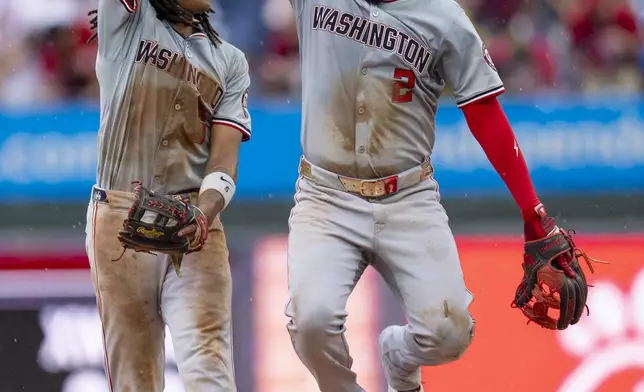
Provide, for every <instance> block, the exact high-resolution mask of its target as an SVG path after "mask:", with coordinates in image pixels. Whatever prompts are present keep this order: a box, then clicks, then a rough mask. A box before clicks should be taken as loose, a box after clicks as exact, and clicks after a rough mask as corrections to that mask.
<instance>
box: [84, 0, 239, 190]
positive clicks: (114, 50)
mask: <svg viewBox="0 0 644 392" xmlns="http://www.w3.org/2000/svg"><path fill="white" fill-rule="evenodd" d="M98 43H99V50H98V58H97V62H96V74H97V77H98V81H99V84H100V93H101V94H100V95H101V124H100V132H99V137H98V153H99V157H98V172H97V185H98V186H100V187H102V188H106V189H113V190H122V191H130V190H131V189H132V186H131V182H132V181H134V180H140V181H143V183H144V184H145V185H146V186H148V187H150V188H151V189H152V190H154V191H157V192H160V193H166V194H172V193H180V192H186V191H190V190H196V189H199V187H200V184H201V181H202V179H203V175H204V171H205V166H206V162H207V160H208V156H209V151H210V129H211V125H212V124H218V123H220V124H225V125H228V126H231V127H233V128H236V129H238V130H239V131H240V132H242V133H243V134H244V140H248V139H249V138H250V135H251V124H250V115H249V113H248V110H247V100H248V88H249V86H250V77H249V75H248V63H247V61H246V58H245V57H244V54H243V53H242V52H241V51H239V50H238V49H236V48H235V47H233V46H232V45H230V44H228V43H226V42H222V43H221V44H219V45H218V46H217V47H214V46H213V45H212V43H211V42H210V41H209V40H208V38H207V37H206V35H205V34H203V33H195V34H193V35H191V36H189V37H187V38H183V37H182V36H180V35H179V34H178V33H177V32H176V31H175V30H174V29H173V28H172V27H171V25H170V24H169V23H168V22H165V21H161V20H159V19H158V18H157V15H156V12H155V10H154V8H153V7H152V6H151V5H150V3H149V2H148V0H99V8H98Z"/></svg>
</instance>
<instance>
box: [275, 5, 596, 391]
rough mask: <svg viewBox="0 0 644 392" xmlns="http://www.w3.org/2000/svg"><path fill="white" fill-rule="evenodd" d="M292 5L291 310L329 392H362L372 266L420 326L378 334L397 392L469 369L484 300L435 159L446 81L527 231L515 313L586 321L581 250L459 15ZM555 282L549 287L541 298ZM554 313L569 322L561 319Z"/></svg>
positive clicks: (454, 9) (404, 8) (300, 345)
mask: <svg viewBox="0 0 644 392" xmlns="http://www.w3.org/2000/svg"><path fill="white" fill-rule="evenodd" d="M291 3H292V6H293V9H294V11H295V17H296V19H297V30H298V35H299V40H300V53H301V64H302V78H303V87H302V89H303V103H302V105H303V119H302V136H301V143H302V148H303V152H304V154H303V157H302V159H301V161H300V166H299V174H300V177H299V180H298V181H297V192H296V194H295V206H294V208H293V210H292V213H291V216H290V218H289V225H290V233H289V242H288V278H289V294H290V301H289V303H288V306H287V309H286V314H287V316H288V317H289V318H290V322H289V324H288V331H289V333H290V334H291V338H292V342H293V345H294V348H295V351H296V352H297V354H298V355H299V358H300V359H301V360H302V362H303V363H304V365H305V366H306V367H307V368H308V369H309V371H310V372H311V373H312V374H313V376H314V377H315V379H316V380H317V383H318V386H319V388H320V390H321V391H322V392H358V391H363V389H362V388H361V387H360V386H359V385H358V384H357V382H356V374H355V373H354V372H352V371H351V363H352V359H351V356H350V354H349V349H348V347H347V344H346V341H345V339H344V336H343V333H344V330H345V319H346V317H347V316H348V315H347V313H346V302H347V298H348V297H349V295H350V294H351V292H352V290H353V288H354V287H355V285H356V283H357V281H358V280H359V279H360V276H361V275H362V273H363V272H364V270H365V269H366V268H367V267H368V266H372V267H373V268H375V269H376V270H377V271H378V272H379V273H380V274H381V275H382V277H383V278H384V280H385V281H386V282H387V284H388V286H389V287H390V288H391V289H392V290H393V291H394V292H395V293H396V294H397V296H398V297H399V298H400V299H401V300H402V303H403V304H404V308H405V311H406V318H407V322H408V324H406V325H404V326H389V327H387V328H386V329H384V331H382V333H381V335H380V338H379V342H378V344H379V350H380V356H381V362H382V365H383V368H384V374H385V377H386V380H387V383H388V385H389V391H414V392H416V391H422V389H423V388H422V385H421V377H420V375H421V373H420V368H419V367H420V366H421V365H425V366H435V365H441V364H444V363H448V362H451V361H454V360H456V359H458V358H459V357H460V356H461V355H462V354H463V353H464V352H465V350H466V349H467V347H468V345H469V344H470V341H471V339H472V337H473V334H474V320H473V319H472V317H471V316H470V313H469V311H468V308H469V305H470V303H471V302H472V298H473V297H472V294H471V293H470V292H469V291H468V290H467V288H466V287H465V283H464V280H463V272H462V270H461V266H460V262H459V258H458V253H457V249H456V245H455V242H454V238H453V235H452V232H451V230H450V227H449V225H448V219H447V215H446V213H445V210H444V209H443V207H442V206H441V204H440V200H439V193H438V184H437V183H436V181H435V180H434V177H433V174H434V170H433V168H432V164H431V154H432V151H433V147H434V136H435V131H436V129H435V121H434V120H435V114H436V110H437V106H438V99H439V97H440V95H441V93H442V92H443V89H444V88H445V87H446V86H449V87H450V88H451V90H452V91H453V94H454V96H455V99H456V103H457V105H458V106H459V107H460V108H461V109H462V111H463V113H464V115H465V118H466V120H467V124H468V125H469V127H470V129H471V131H472V133H473V135H474V137H475V138H476V139H477V140H478V142H479V143H480V145H481V147H482V148H483V150H484V151H485V153H486V154H487V156H488V158H489V160H490V161H491V163H492V164H493V165H494V167H495V169H496V170H497V171H498V173H499V174H500V175H501V177H502V179H503V181H504V182H505V184H506V185H507V187H508V188H509V190H510V192H511V193H512V196H513V197H514V199H515V200H516V202H517V204H518V206H519V208H520V210H521V212H522V216H523V219H524V221H525V233H524V234H525V239H526V245H525V255H524V259H525V262H524V265H523V267H524V271H525V272H524V279H523V280H522V282H521V284H520V286H519V288H518V289H517V293H516V295H515V299H514V302H513V303H514V306H516V307H519V308H520V309H521V310H523V312H524V313H525V315H526V316H527V317H528V318H529V320H531V321H534V322H536V323H538V324H540V325H542V326H544V327H547V328H553V329H554V328H558V329H563V328H566V327H568V326H569V325H571V324H574V323H576V322H577V321H578V320H579V317H581V313H582V311H583V309H584V305H585V303H586V292H587V285H586V280H585V277H584V275H583V272H582V270H581V268H580V267H579V263H578V258H577V256H576V255H575V253H577V250H576V248H575V247H574V243H573V242H572V240H571V239H570V236H569V235H568V233H567V232H566V231H565V230H563V229H559V228H558V227H557V226H556V225H555V222H554V220H553V219H552V218H550V217H548V215H547V214H546V212H545V209H544V208H543V205H542V204H541V203H540V201H539V199H538V198H537V195H536V192H535V190H534V187H533V185H532V181H531V179H530V176H529V173H528V169H527V167H526V163H525V161H524V158H523V155H522V153H521V150H520V149H519V146H518V144H517V142H516V139H515V137H514V133H513V131H512V129H511V127H510V124H509V123H508V120H507V119H506V117H505V115H504V112H503V110H502V108H501V106H500V105H499V102H498V101H497V98H496V97H497V95H499V94H501V93H502V92H503V91H504V88H503V83H502V82H501V79H500V78H499V75H498V74H497V71H496V69H495V67H494V64H493V63H492V60H491V59H490V56H489V53H488V51H487V50H486V48H485V45H484V44H483V42H482V41H481V38H480V37H479V35H478V34H477V32H476V30H475V28H474V27H473V25H472V23H471V22H470V20H469V19H468V17H467V16H466V15H465V13H464V12H463V10H462V9H461V8H460V7H459V5H458V4H457V3H456V2H454V1H452V0H382V1H377V0H291ZM482 262H483V260H482ZM492 268H501V266H493V267H492ZM545 281H547V282H548V287H550V289H551V291H550V292H547V291H540V290H542V287H543V284H544V282H545ZM555 292H556V293H557V295H552V293H555ZM535 293H537V294H538V295H536V294H535ZM550 308H561V314H560V315H559V316H556V315H553V314H549V313H548V310H549V309H550ZM555 317H557V318H555Z"/></svg>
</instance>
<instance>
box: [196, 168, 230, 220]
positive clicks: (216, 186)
mask: <svg viewBox="0 0 644 392" xmlns="http://www.w3.org/2000/svg"><path fill="white" fill-rule="evenodd" d="M236 188H237V187H236V185H235V181H234V180H233V178H232V177H231V176H229V175H228V174H226V173H224V172H213V173H210V174H208V175H207V176H206V177H205V178H204V179H203V181H202V182H201V188H200V189H199V199H200V200H201V197H202V195H204V194H205V193H206V192H208V191H210V190H213V191H215V192H216V193H217V194H218V195H220V196H221V198H222V200H223V206H221V209H220V210H219V212H221V211H222V210H224V209H225V208H226V207H227V206H228V204H230V201H231V200H232V199H233V196H234V195H235V191H236ZM209 193H210V192H209Z"/></svg>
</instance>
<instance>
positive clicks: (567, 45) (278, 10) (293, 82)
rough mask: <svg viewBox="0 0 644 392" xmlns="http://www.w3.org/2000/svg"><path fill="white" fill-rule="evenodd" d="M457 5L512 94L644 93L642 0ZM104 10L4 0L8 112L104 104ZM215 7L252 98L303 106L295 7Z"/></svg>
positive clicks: (0, 31) (491, 0)
mask: <svg viewBox="0 0 644 392" xmlns="http://www.w3.org/2000/svg"><path fill="white" fill-rule="evenodd" d="M114 1H116V0H114ZM348 1H350V0H348ZM457 1H458V3H460V4H461V6H462V7H463V8H464V9H465V10H466V12H467V13H468V14H469V15H470V17H471V18H472V19H473V21H474V23H475V25H476V26H477V28H478V30H479V32H480V34H481V35H482V36H483V38H484V40H485V42H486V44H487V46H488V48H489V50H490V53H491V55H492V58H493V60H494V62H495V64H496V66H497V68H498V70H499V72H500V73H501V76H502V77H503V79H504V81H505V84H506V87H507V89H508V91H510V92H513V93H516V94H520V93H522V92H529V93H535V92H541V91H545V92H547V91H549V90H553V89H556V90H557V91H559V92H561V91H570V92H590V93H592V92H594V91H599V90H602V91H606V90H609V91H610V90H617V91H620V92H636V91H641V90H643V89H644V0H457ZM96 2H97V0H47V1H42V0H2V1H0V56H1V58H2V62H0V105H5V106H6V105H33V104H39V103H55V102H58V101H62V100H96V98H97V97H98V89H97V84H96V78H95V77H94V59H95V51H96V46H95V44H93V45H87V44H86V43H85V42H86V41H87V38H88V37H89V36H90V31H89V29H88V18H87V16H86V13H87V11H89V10H90V9H92V8H95V6H96ZM213 8H214V9H215V10H216V11H217V13H216V15H214V16H213V24H214V25H215V27H216V29H217V30H218V31H219V33H220V34H221V35H222V36H223V37H224V38H225V39H227V40H228V41H230V42H231V43H233V44H234V45H236V46H238V47H239V48H241V49H242V50H244V51H245V52H246V54H247V56H248V59H249V62H250V64H251V69H252V76H253V84H254V86H253V88H254V90H255V91H254V96H262V97H272V98H283V99H289V98H291V97H293V98H296V97H297V96H298V95H299V93H300V73H299V59H298V45H297V35H296V30H295V28H294V20H293V15H292V11H291V7H290V4H289V0H216V1H213Z"/></svg>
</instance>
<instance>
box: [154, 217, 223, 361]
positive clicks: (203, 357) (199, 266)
mask: <svg viewBox="0 0 644 392" xmlns="http://www.w3.org/2000/svg"><path fill="white" fill-rule="evenodd" d="M166 262H167V263H168V264H170V260H168V259H167V260H166ZM180 271H181V276H178V275H177V273H176V272H175V270H174V268H173V267H171V266H170V267H169V268H168V270H167V273H166V276H165V281H164V283H163V287H162V293H161V310H162V315H163V319H164V320H165V321H166V323H167V324H168V327H169V328H170V333H171V334H172V337H173V341H174V342H175V353H176V355H177V360H178V362H180V363H179V366H180V367H183V366H189V367H192V368H194V367H197V365H196V363H201V365H198V366H202V367H208V366H207V365H205V364H204V362H213V360H216V361H215V362H217V363H218V364H219V363H221V362H220V361H219V359H225V361H224V362H225V366H229V365H230V366H231V358H232V353H231V352H230V350H231V344H230V327H231V300H232V278H231V272H230V264H229V262H228V248H227V246H226V237H225V235H224V232H223V230H222V229H216V230H211V231H210V233H209V234H208V239H207V241H206V244H205V246H204V248H203V249H202V250H201V251H199V252H195V253H190V254H188V255H185V256H184V258H183V262H182V264H181V268H180ZM187 361H192V362H194V363H195V365H194V366H193V365H191V363H192V362H187ZM191 371H192V370H191Z"/></svg>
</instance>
